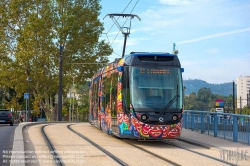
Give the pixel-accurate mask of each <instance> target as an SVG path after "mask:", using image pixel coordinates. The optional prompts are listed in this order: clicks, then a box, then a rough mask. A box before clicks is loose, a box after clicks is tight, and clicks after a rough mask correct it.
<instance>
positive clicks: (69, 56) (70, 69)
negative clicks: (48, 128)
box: [0, 0, 112, 121]
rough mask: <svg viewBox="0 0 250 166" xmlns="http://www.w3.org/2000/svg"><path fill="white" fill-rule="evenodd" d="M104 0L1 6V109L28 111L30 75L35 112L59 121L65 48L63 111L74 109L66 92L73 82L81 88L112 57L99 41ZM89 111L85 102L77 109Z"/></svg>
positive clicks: (14, 0)
mask: <svg viewBox="0 0 250 166" xmlns="http://www.w3.org/2000/svg"><path fill="white" fill-rule="evenodd" d="M99 1H100V0H88V1H86V0H78V1H71V0H57V1H55V0H11V1H6V0H5V1H1V2H0V16H1V21H0V36H1V40H0V57H1V58H0V78H1V79H0V95H1V100H0V101H1V104H0V105H1V107H12V108H15V110H21V109H22V110H25V100H23V94H24V93H27V92H28V81H27V78H28V77H30V78H31V81H30V83H29V84H30V86H29V87H30V94H31V98H30V110H39V109H40V107H42V108H43V110H44V111H45V113H46V117H47V120H48V121H52V120H56V119H55V115H56V107H55V95H56V94H57V92H58V86H59V46H63V47H64V50H63V95H64V97H63V98H64V108H63V109H64V111H65V110H67V109H68V108H69V107H68V106H67V102H68V101H67V100H69V99H67V97H66V93H67V92H68V90H69V87H71V85H72V84H73V79H74V83H75V84H77V87H79V86H80V85H83V84H85V80H88V79H89V78H91V77H92V75H93V73H95V72H96V71H97V70H98V69H99V68H101V67H102V66H104V65H105V63H107V62H108V56H109V55H110V54H111V53H112V48H111V47H110V46H109V44H108V43H105V41H101V40H99V37H100V35H101V34H102V31H103V30H104V29H103V25H102V23H101V22H100V20H99V19H98V15H99V14H100V10H101V6H100V4H99ZM76 63H77V64H78V65H76ZM79 89H80V88H79ZM84 93H86V92H84ZM82 102H87V101H86V100H83V101H82ZM3 105H4V106H3ZM86 107H87V106H85V105H84V104H83V105H82V106H81V107H79V108H78V109H79V110H82V111H83V110H84V111H85V110H86ZM75 108H77V107H75ZM66 112H67V111H65V113H66Z"/></svg>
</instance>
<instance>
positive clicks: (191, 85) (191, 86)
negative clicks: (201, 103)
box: [183, 79, 236, 96]
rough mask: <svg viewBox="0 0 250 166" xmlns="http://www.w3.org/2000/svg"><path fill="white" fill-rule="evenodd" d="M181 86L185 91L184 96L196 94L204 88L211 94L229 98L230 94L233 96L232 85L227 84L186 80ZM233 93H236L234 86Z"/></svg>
mask: <svg viewBox="0 0 250 166" xmlns="http://www.w3.org/2000/svg"><path fill="white" fill-rule="evenodd" d="M183 84H184V86H185V87H186V89H185V95H187V94H190V93H192V92H195V93H197V92H198V91H199V89H200V88H202V87H206V88H209V89H210V90H211V92H212V93H213V94H219V95H223V96H229V95H230V94H233V83H232V82H228V83H224V84H210V83H207V82H206V81H203V80H199V79H194V80H191V79H188V80H183ZM235 91H236V85H235Z"/></svg>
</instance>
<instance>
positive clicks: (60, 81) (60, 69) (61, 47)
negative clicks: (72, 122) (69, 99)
mask: <svg viewBox="0 0 250 166" xmlns="http://www.w3.org/2000/svg"><path fill="white" fill-rule="evenodd" d="M62 54H63V46H60V56H59V61H60V68H59V89H58V114H57V115H58V121H62V65H63V55H62Z"/></svg>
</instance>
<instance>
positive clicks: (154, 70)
mask: <svg viewBox="0 0 250 166" xmlns="http://www.w3.org/2000/svg"><path fill="white" fill-rule="evenodd" d="M182 92H183V88H182V77H181V71H180V68H178V67H169V66H168V67H166V66H158V67H135V66H133V67H131V79H130V94H131V95H130V96H131V103H132V106H133V108H134V110H135V111H157V110H163V109H164V112H180V111H181V109H182V105H183V103H182V97H183V95H182Z"/></svg>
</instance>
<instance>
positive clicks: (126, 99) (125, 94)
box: [122, 66, 130, 109]
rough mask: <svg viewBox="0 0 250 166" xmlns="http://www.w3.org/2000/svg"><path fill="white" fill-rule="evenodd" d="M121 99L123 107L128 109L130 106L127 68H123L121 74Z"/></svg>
mask: <svg viewBox="0 0 250 166" xmlns="http://www.w3.org/2000/svg"><path fill="white" fill-rule="evenodd" d="M122 79H123V97H122V101H123V103H124V105H126V107H127V108H128V109H129V105H130V90H129V67H127V66H126V67H124V72H123V77H122Z"/></svg>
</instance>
